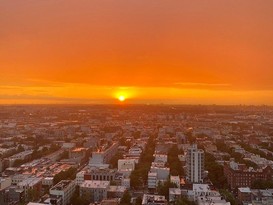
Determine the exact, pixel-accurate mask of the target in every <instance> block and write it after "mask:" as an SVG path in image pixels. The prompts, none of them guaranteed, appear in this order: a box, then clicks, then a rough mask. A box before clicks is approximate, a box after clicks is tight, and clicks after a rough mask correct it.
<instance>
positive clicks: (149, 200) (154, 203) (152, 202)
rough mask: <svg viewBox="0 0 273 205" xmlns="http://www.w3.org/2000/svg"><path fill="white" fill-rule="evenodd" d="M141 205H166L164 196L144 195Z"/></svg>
mask: <svg viewBox="0 0 273 205" xmlns="http://www.w3.org/2000/svg"><path fill="white" fill-rule="evenodd" d="M142 205H167V200H166V198H165V196H159V195H151V194H144V195H143V198H142Z"/></svg>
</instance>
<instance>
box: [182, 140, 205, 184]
mask: <svg viewBox="0 0 273 205" xmlns="http://www.w3.org/2000/svg"><path fill="white" fill-rule="evenodd" d="M186 175H187V177H186V179H187V181H188V182H191V183H202V182H203V178H204V151H203V150H200V149H198V148H197V145H196V144H194V145H192V147H190V148H188V150H187V154H186Z"/></svg>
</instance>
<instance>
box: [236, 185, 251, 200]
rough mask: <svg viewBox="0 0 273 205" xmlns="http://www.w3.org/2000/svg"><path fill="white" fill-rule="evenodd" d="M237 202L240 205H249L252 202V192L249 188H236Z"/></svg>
mask: <svg viewBox="0 0 273 205" xmlns="http://www.w3.org/2000/svg"><path fill="white" fill-rule="evenodd" d="M238 200H239V201H240V203H242V204H243V203H250V202H251V201H252V192H251V189H250V188H249V187H240V188H238Z"/></svg>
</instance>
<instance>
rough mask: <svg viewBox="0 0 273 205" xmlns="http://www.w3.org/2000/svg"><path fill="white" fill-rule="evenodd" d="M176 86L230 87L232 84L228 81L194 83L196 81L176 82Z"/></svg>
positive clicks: (201, 87) (195, 87)
mask: <svg viewBox="0 0 273 205" xmlns="http://www.w3.org/2000/svg"><path fill="white" fill-rule="evenodd" d="M174 86H176V87H179V88H193V89H225V90H226V89H230V88H231V87H232V85H231V84H228V83H194V82H176V83H174Z"/></svg>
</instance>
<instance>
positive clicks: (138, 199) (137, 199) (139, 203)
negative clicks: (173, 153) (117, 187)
mask: <svg viewBox="0 0 273 205" xmlns="http://www.w3.org/2000/svg"><path fill="white" fill-rule="evenodd" d="M135 205H142V198H141V197H140V196H138V197H137V198H136V203H135Z"/></svg>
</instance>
